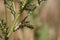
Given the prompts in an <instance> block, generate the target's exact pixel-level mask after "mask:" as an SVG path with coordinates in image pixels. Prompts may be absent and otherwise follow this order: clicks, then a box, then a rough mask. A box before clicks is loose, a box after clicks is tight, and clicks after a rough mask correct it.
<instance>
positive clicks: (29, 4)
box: [0, 0, 41, 40]
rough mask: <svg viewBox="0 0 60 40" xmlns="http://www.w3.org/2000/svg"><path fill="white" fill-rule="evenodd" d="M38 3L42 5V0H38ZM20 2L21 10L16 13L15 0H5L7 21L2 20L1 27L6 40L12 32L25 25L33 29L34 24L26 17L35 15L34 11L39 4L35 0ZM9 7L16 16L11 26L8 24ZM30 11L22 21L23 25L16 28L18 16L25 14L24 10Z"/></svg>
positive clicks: (0, 21)
mask: <svg viewBox="0 0 60 40" xmlns="http://www.w3.org/2000/svg"><path fill="white" fill-rule="evenodd" d="M37 2H38V5H40V2H41V1H40V0H38V1H37ZM19 3H20V4H19V5H20V10H19V13H18V14H17V15H16V9H15V4H14V0H4V5H5V16H6V17H5V18H6V22H4V21H3V20H0V29H1V30H2V32H3V35H4V37H5V40H9V37H10V36H11V34H12V32H14V31H16V30H18V29H19V28H23V27H24V26H27V27H29V28H31V29H33V26H32V25H31V24H30V22H29V20H28V21H26V19H27V18H28V17H29V16H30V15H33V12H34V11H35V9H36V8H37V5H36V4H34V3H35V2H34V0H24V1H22V2H19ZM7 8H8V9H9V10H10V11H11V14H12V15H13V16H14V20H13V22H12V24H11V25H10V27H8V26H7V20H8V18H7V14H8V13H7ZM24 10H25V11H28V13H27V16H26V17H25V18H24V19H23V20H22V21H21V22H20V23H21V25H19V27H18V28H17V29H16V30H15V29H14V28H15V27H16V26H15V25H16V23H17V21H18V18H19V17H20V16H21V14H23V11H24ZM8 31H9V32H8Z"/></svg>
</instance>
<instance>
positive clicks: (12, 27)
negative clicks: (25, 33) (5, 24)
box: [7, 0, 27, 37]
mask: <svg viewBox="0 0 60 40" xmlns="http://www.w3.org/2000/svg"><path fill="white" fill-rule="evenodd" d="M26 3H27V0H24V2H23V5H22V8H24V6H25V4H26ZM19 16H20V13H19V14H18V15H17V16H16V17H15V19H14V21H13V23H12V25H11V26H10V27H11V28H10V31H9V33H8V35H7V37H10V36H11V34H12V32H13V29H14V27H15V25H16V22H17V20H18V18H19Z"/></svg>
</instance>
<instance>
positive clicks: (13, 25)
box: [7, 14, 20, 37]
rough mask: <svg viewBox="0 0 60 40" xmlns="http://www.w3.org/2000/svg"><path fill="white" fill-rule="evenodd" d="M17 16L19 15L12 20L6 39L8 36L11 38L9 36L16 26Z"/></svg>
mask: <svg viewBox="0 0 60 40" xmlns="http://www.w3.org/2000/svg"><path fill="white" fill-rule="evenodd" d="M19 16H20V14H18V15H17V16H16V18H15V19H14V21H13V23H12V25H11V26H10V27H11V28H10V31H9V33H8V35H7V37H10V36H11V34H12V32H13V29H14V27H15V24H16V22H17V20H18V18H19Z"/></svg>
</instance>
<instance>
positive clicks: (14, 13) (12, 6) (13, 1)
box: [11, 0, 16, 18]
mask: <svg viewBox="0 0 60 40" xmlns="http://www.w3.org/2000/svg"><path fill="white" fill-rule="evenodd" d="M11 3H12V7H13V10H14V12H15V13H14V18H15V17H16V10H15V5H14V1H13V0H11Z"/></svg>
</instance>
